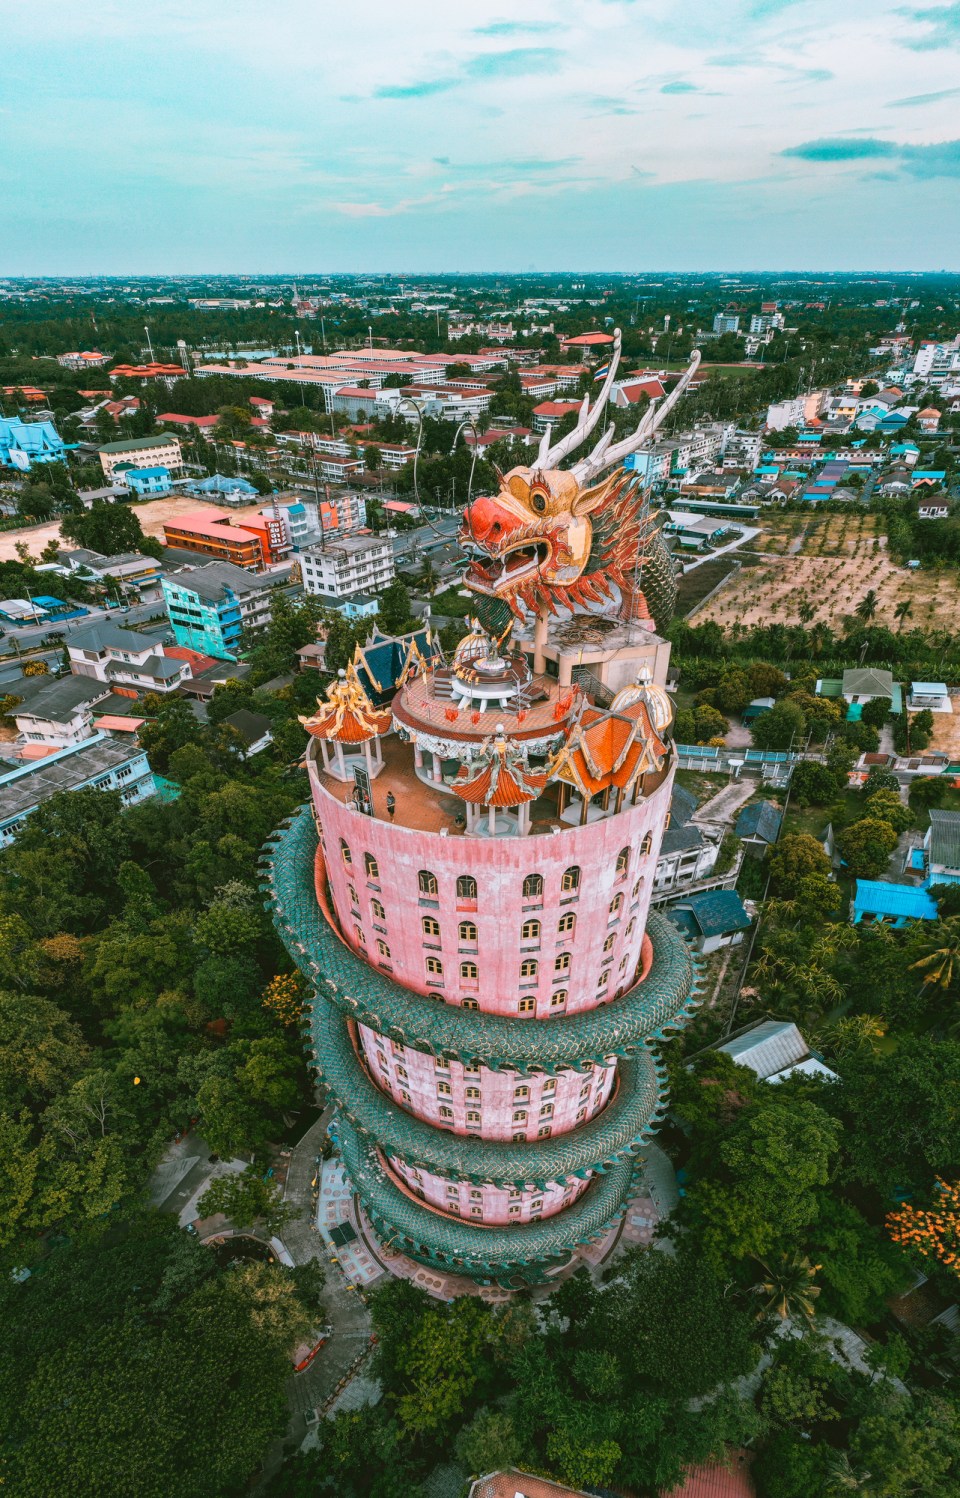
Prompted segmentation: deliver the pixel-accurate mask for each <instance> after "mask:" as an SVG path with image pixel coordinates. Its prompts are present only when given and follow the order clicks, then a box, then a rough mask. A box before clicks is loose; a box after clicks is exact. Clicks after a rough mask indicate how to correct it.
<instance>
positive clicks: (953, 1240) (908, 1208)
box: [887, 1180, 960, 1276]
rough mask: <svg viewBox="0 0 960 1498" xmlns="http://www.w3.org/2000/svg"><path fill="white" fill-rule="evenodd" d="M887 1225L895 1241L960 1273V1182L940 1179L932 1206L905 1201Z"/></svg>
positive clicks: (951, 1270) (956, 1274)
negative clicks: (921, 1205) (927, 1206)
mask: <svg viewBox="0 0 960 1498" xmlns="http://www.w3.org/2000/svg"><path fill="white" fill-rule="evenodd" d="M887 1229H888V1231H889V1233H890V1237H891V1238H892V1239H893V1241H894V1243H900V1244H902V1245H903V1247H904V1248H908V1249H912V1250H913V1251H914V1252H915V1253H918V1254H921V1255H922V1256H923V1258H925V1259H934V1260H936V1261H938V1262H939V1263H941V1264H942V1265H944V1267H945V1268H946V1269H947V1270H948V1271H949V1272H950V1273H951V1274H952V1275H954V1276H960V1183H958V1182H956V1181H951V1182H947V1181H943V1180H938V1181H937V1182H936V1185H935V1188H934V1201H933V1206H932V1208H925V1207H918V1206H915V1205H914V1204H913V1203H912V1202H906V1203H905V1204H904V1205H903V1206H902V1207H901V1209H900V1211H899V1212H890V1213H888V1215H887Z"/></svg>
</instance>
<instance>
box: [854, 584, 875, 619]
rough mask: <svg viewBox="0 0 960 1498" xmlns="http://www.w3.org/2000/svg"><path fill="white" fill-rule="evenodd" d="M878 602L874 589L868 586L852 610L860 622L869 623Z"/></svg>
mask: <svg viewBox="0 0 960 1498" xmlns="http://www.w3.org/2000/svg"><path fill="white" fill-rule="evenodd" d="M878 602H879V599H878V597H877V592H876V589H875V588H868V589H867V591H866V593H864V595H863V597H862V598H861V600H860V602H859V603H858V604H857V606H856V608H855V609H854V611H853V612H854V614H855V615H856V617H857V618H858V619H859V621H860V623H861V624H869V623H870V620H871V619H872V618H873V617H874V615H875V614H876V612H877V604H878Z"/></svg>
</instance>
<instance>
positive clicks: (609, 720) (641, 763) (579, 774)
mask: <svg viewBox="0 0 960 1498" xmlns="http://www.w3.org/2000/svg"><path fill="white" fill-rule="evenodd" d="M666 752H667V751H666V745H665V744H664V743H663V740H662V739H661V738H660V736H659V734H657V733H656V731H655V730H654V728H653V726H652V724H651V722H650V717H649V714H648V712H647V708H646V705H645V704H644V703H643V702H639V701H638V702H634V703H631V704H630V705H629V706H627V707H624V708H622V709H621V710H619V711H614V710H612V709H610V710H608V711H602V710H601V709H599V708H595V707H588V708H586V709H585V710H584V712H583V713H582V714H581V716H580V721H579V722H578V723H576V724H574V726H573V729H572V730H571V732H570V735H569V737H568V738H567V740H566V742H565V743H564V744H562V745H561V746H560V748H559V749H558V750H557V752H556V753H555V755H554V756H553V759H552V760H551V761H550V764H549V765H548V767H547V768H548V771H549V774H550V775H551V777H552V778H553V779H555V780H565V781H567V783H568V784H570V785H573V786H576V788H577V790H578V791H580V793H581V794H582V795H586V796H595V795H596V794H597V792H598V791H603V790H607V789H608V788H610V787H614V788H615V789H617V790H625V789H626V788H627V787H628V786H630V785H632V784H633V782H634V781H635V780H636V779H637V777H638V776H639V775H643V774H645V773H646V772H647V771H649V770H656V769H659V767H660V765H661V764H662V762H663V756H664V755H665V754H666Z"/></svg>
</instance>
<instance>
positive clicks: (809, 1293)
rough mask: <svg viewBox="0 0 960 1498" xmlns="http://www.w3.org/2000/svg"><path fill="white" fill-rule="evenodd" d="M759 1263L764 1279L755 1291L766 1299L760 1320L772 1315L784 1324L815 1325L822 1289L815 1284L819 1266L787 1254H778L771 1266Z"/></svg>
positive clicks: (800, 1257)
mask: <svg viewBox="0 0 960 1498" xmlns="http://www.w3.org/2000/svg"><path fill="white" fill-rule="evenodd" d="M759 1263H760V1268H761V1269H762V1270H763V1273H764V1278H763V1279H762V1280H761V1281H760V1283H759V1284H757V1285H754V1287H753V1288H754V1291H755V1292H756V1294H757V1295H763V1296H765V1297H766V1304H765V1306H764V1308H763V1310H762V1311H761V1312H760V1314H761V1316H762V1315H765V1314H766V1313H767V1312H770V1311H773V1312H776V1314H777V1315H778V1316H779V1317H780V1320H781V1321H789V1320H798V1319H802V1320H805V1321H810V1322H812V1321H813V1318H814V1315H815V1311H816V1300H817V1297H818V1295H819V1294H820V1286H819V1285H815V1284H814V1283H813V1277H814V1275H815V1274H816V1272H817V1270H818V1269H819V1268H820V1266H819V1264H811V1263H810V1260H809V1259H808V1258H807V1257H806V1256H805V1255H801V1254H797V1253H787V1252H786V1251H784V1252H782V1253H780V1254H778V1255H777V1257H776V1258H775V1259H774V1260H773V1261H772V1264H765V1263H764V1262H763V1261H762V1260H760V1261H759Z"/></svg>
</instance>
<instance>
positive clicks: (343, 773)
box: [337, 739, 347, 780]
mask: <svg viewBox="0 0 960 1498" xmlns="http://www.w3.org/2000/svg"><path fill="white" fill-rule="evenodd" d="M337 769H338V770H339V771H340V779H341V780H346V778H347V766H346V762H345V760H344V758H343V745H342V744H341V742H340V740H339V739H337Z"/></svg>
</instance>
